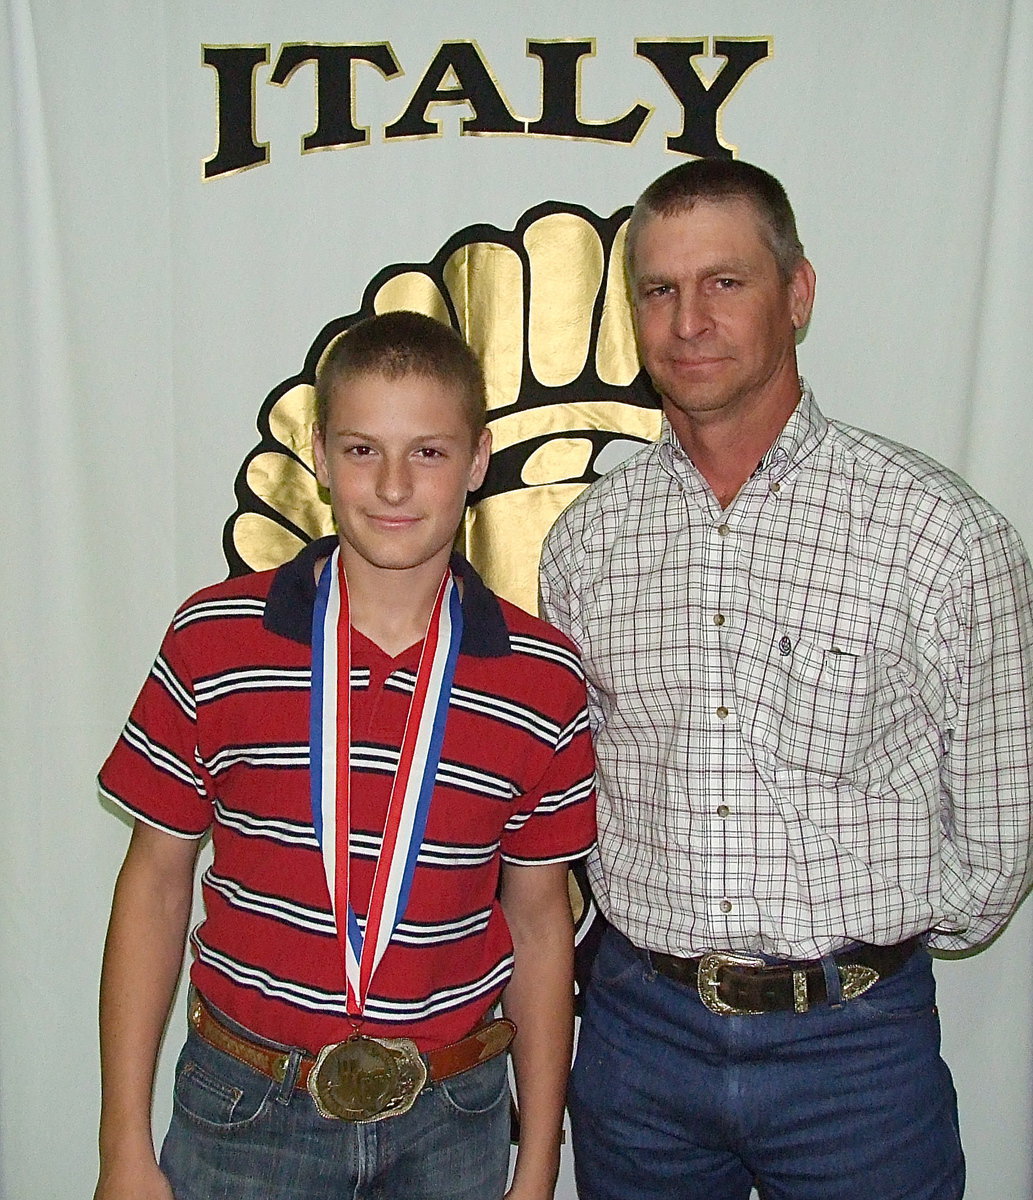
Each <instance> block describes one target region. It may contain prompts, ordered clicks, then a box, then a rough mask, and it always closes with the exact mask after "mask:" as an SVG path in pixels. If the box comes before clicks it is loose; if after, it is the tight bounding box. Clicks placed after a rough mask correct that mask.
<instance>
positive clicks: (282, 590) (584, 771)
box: [100, 539, 595, 1051]
mask: <svg viewBox="0 0 1033 1200" xmlns="http://www.w3.org/2000/svg"><path fill="white" fill-rule="evenodd" d="M333 544H334V542H333V539H322V540H321V541H319V542H315V543H312V544H311V545H310V546H308V547H306V549H305V550H303V551H302V553H301V554H300V555H299V556H298V557H297V558H296V559H294V560H293V562H290V563H287V564H286V565H285V566H283V567H280V568H279V569H278V570H277V571H266V572H261V573H258V574H254V575H248V576H245V577H243V578H239V579H232V580H229V581H227V582H225V583H221V584H217V585H215V586H214V587H211V588H206V589H205V590H203V591H201V592H198V593H197V594H196V595H194V596H192V597H191V598H190V599H189V600H188V601H187V602H186V603H185V604H184V605H183V606H182V607H181V608H180V609H179V611H178V612H177V613H176V615H175V617H174V619H173V621H172V624H171V626H170V627H169V630H168V632H167V634H166V636H165V639H164V641H163V643H162V647H161V650H160V652H159V654H158V657H157V659H156V661H155V663H154V666H153V668H152V670H151V672H150V675H149V676H148V678H147V680H146V682H145V683H144V686H143V689H142V690H141V692H140V695H139V697H138V699H137V701H136V704H135V705H134V707H133V710H132V712H131V714H130V717H129V720H128V722H127V723H126V726H125V729H124V730H123V732H122V735H121V737H120V739H119V741H118V743H117V745H116V746H115V748H114V750H113V751H112V753H111V755H110V756H109V758H108V760H107V762H106V763H105V764H104V767H103V768H102V770H101V774H100V786H101V790H102V792H103V794H104V795H106V796H108V797H109V798H110V799H112V800H113V801H115V802H116V803H117V804H119V805H121V806H122V807H123V808H124V809H126V810H127V811H129V812H130V813H131V814H132V815H133V816H134V817H137V818H139V819H140V820H142V821H145V822H147V823H148V824H150V825H153V826H156V827H157V828H159V829H163V830H165V831H167V832H168V833H171V834H175V835H177V836H180V837H186V838H198V837H202V836H203V835H204V834H205V833H206V832H207V831H208V830H209V829H211V831H212V842H213V850H214V856H213V860H212V864H211V866H210V867H209V868H208V869H207V870H206V871H205V872H204V874H203V876H202V880H201V883H202V895H203V898H204V904H205V917H204V920H203V921H202V922H201V923H200V924H199V925H198V926H197V928H196V929H195V930H194V931H193V933H192V935H191V942H192V949H193V954H194V961H193V965H192V967H191V979H192V981H193V983H194V984H195V985H196V986H197V988H198V989H199V990H200V991H201V992H202V994H203V995H205V996H206V997H207V998H208V999H209V1000H210V1001H211V1002H212V1003H213V1004H214V1005H216V1006H217V1007H218V1008H220V1009H222V1011H223V1012H225V1013H227V1014H228V1015H229V1016H231V1017H232V1018H233V1019H234V1020H235V1021H238V1022H239V1023H240V1024H242V1025H244V1026H246V1027H247V1028H249V1029H251V1030H253V1031H255V1032H256V1033H259V1034H261V1035H262V1036H263V1037H266V1038H271V1039H273V1040H274V1041H277V1042H282V1043H284V1044H287V1045H293V1046H301V1047H304V1048H306V1049H308V1050H309V1051H316V1050H318V1049H319V1048H320V1047H321V1046H323V1045H327V1044H329V1043H332V1042H336V1041H340V1040H341V1039H342V1038H345V1037H347V1036H348V1035H349V1034H350V1033H351V1031H352V1025H351V1023H350V1022H349V1020H348V1018H347V1015H346V1008H345V982H344V964H343V961H342V959H341V953H340V948H339V944H338V942H337V938H336V936H335V929H334V920H333V915H332V912H331V908H330V898H329V894H328V891H327V885H326V876H325V873H324V868H323V861H322V857H321V852H320V848H319V845H318V843H317V841H316V836H315V832H314V829H313V823H312V806H311V796H310V782H309V694H310V671H311V621H312V606H313V600H314V596H315V582H314V577H313V564H314V563H315V561H316V560H317V559H318V558H320V557H323V556H325V555H326V554H328V553H329V552H330V550H331V549H332V548H333ZM453 570H454V571H455V572H456V574H457V576H458V577H459V578H460V579H461V580H462V583H463V617H464V629H463V640H462V644H461V648H460V654H459V659H458V663H457V667H456V673H455V679H454V682H453V687H452V693H451V698H450V702H449V710H448V721H447V725H446V730H445V738H444V745H443V749H442V754H441V761H440V764H439V766H438V771H437V777H436V782H435V789H434V795H433V800H432V803H431V809H430V815H429V818H428V822H427V827H426V830H425V833H424V837H423V842H422V845H421V847H420V852H419V859H418V863H417V867H416V871H415V875H414V880H413V886H412V891H411V893H410V898H409V903H408V906H407V908H406V911H405V913H404V914H403V915H402V919H401V922H400V924H399V925H398V927H397V929H396V930H395V934H394V936H393V938H392V941H391V945H390V946H389V948H388V950H387V953H386V954H385V956H384V959H383V961H382V963H381V965H380V967H379V969H378V971H377V973H376V975H375V976H374V978H373V982H372V986H371V988H370V993H369V996H368V999H367V1004H366V1009H365V1012H364V1015H363V1023H362V1028H363V1029H364V1030H365V1031H367V1032H370V1033H374V1034H376V1035H378V1036H388V1037H411V1038H413V1039H414V1040H415V1041H416V1042H417V1044H418V1045H419V1046H420V1048H421V1050H430V1049H433V1048H435V1047H436V1046H440V1045H445V1044H447V1043H449V1042H451V1041H454V1040H455V1039H456V1038H458V1037H461V1036H463V1035H464V1034H465V1033H467V1032H469V1030H470V1029H471V1028H472V1027H473V1026H474V1025H475V1024H476V1023H477V1021H478V1020H479V1019H480V1018H481V1016H482V1015H483V1014H484V1013H485V1011H486V1010H487V1009H489V1008H490V1007H491V1006H492V1005H493V1004H494V1002H495V1001H496V1000H497V999H498V996H499V994H500V992H501V991H502V989H503V987H504V986H505V984H506V982H507V980H508V979H509V976H510V974H511V972H512V966H513V948H512V941H511V939H510V935H509V931H508V928H507V926H506V922H505V918H504V916H503V914H502V910H501V908H500V906H499V902H498V898H497V891H498V875H499V868H500V862H501V861H503V860H504V861H505V862H507V863H513V864H518V865H519V864H532V865H533V864H536V863H549V862H563V861H569V860H571V859H575V858H578V857H580V856H581V855H583V854H585V853H586V852H587V851H588V850H589V849H590V847H591V846H592V844H593V841H594V835H595V824H594V791H593V766H592V752H591V746H590V741H589V735H588V721H587V716H586V712H585V685H584V677H583V674H582V671H581V665H580V662H579V661H578V658H577V655H576V653H575V651H574V650H573V648H572V646H571V644H570V642H569V641H567V639H566V638H565V637H564V636H563V635H562V634H560V633H558V632H557V631H556V630H554V629H552V628H551V627H550V626H548V625H546V624H545V623H544V622H542V621H539V620H538V619H536V618H534V617H531V616H529V615H528V614H527V613H525V612H523V611H521V610H520V609H518V608H516V607H515V606H513V605H511V604H508V603H507V602H506V601H504V600H501V599H499V598H498V597H496V596H495V595H494V594H493V593H491V592H490V591H489V590H488V589H487V588H486V587H485V586H484V584H483V583H482V582H481V580H480V578H479V577H478V575H477V574H476V572H475V571H474V570H473V568H472V567H471V566H470V565H469V564H468V563H466V562H465V560H462V559H460V558H458V557H456V558H455V559H454V560H453ZM419 649H420V647H419V646H418V645H417V646H413V647H411V648H410V649H409V650H407V651H405V652H403V653H402V654H401V655H399V656H398V657H396V658H391V657H389V656H388V655H386V654H384V652H383V651H381V650H380V649H379V647H377V646H376V645H374V643H372V642H370V641H368V640H367V639H365V638H363V637H362V636H361V635H359V634H355V636H354V637H353V663H352V678H351V689H352V691H351V703H352V723H353V730H352V737H353V744H352V771H353V783H352V808H353V815H352V821H353V826H354V828H353V830H352V837H351V855H352V892H353V895H352V903H353V905H354V907H355V909H356V912H357V914H358V915H359V917H360V920H361V919H362V917H363V915H364V913H365V911H366V907H367V905H368V900H369V893H370V889H371V887H372V879H373V869H374V867H375V864H376V857H377V854H378V851H379V848H380V838H381V832H382V830H383V827H384V819H385V814H386V810H387V801H388V796H389V794H390V788H391V782H392V779H393V775H394V771H395V767H396V765H397V761H398V747H399V744H400V742H401V738H402V732H403V728H404V724H405V718H406V714H407V712H408V708H409V701H410V699H411V696H412V691H413V686H414V682H415V677H416V667H417V663H418V659H419Z"/></svg>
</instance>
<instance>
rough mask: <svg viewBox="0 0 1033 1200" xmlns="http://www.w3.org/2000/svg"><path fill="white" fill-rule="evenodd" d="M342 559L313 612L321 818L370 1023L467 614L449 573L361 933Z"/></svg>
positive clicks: (339, 911)
mask: <svg viewBox="0 0 1033 1200" xmlns="http://www.w3.org/2000/svg"><path fill="white" fill-rule="evenodd" d="M340 555H341V552H340V547H337V548H336V549H335V550H334V552H333V554H332V555H331V556H330V558H329V559H328V560H327V562H326V564H325V565H324V567H323V570H322V572H321V574H320V577H319V585H318V587H317V589H316V603H315V606H314V608H313V613H312V699H311V712H310V763H311V775H312V818H313V824H314V826H315V831H316V837H317V839H318V840H319V844H320V847H321V849H322V852H323V864H324V869H325V871H326V879H327V888H328V890H329V892H330V900H331V906H332V909H333V914H334V922H335V925H336V928H337V937H338V941H339V942H340V944H341V948H342V952H343V957H344V962H345V978H346V1004H347V1010H348V1013H349V1015H350V1016H352V1017H360V1016H361V1015H362V1012H363V1009H364V1008H365V1003H366V996H367V994H368V992H369V986H370V981H371V979H372V978H373V974H374V972H375V971H376V969H377V967H378V966H379V964H380V962H381V960H382V959H383V956H384V952H385V951H386V949H387V947H388V944H389V943H390V940H391V936H392V934H393V933H394V930H395V928H396V926H397V925H398V922H399V921H400V920H401V919H402V916H403V914H404V912H405V907H406V904H407V903H408V899H409V891H410V889H411V887H412V879H413V873H414V871H415V868H416V860H417V858H418V856H419V851H420V846H421V844H422V842H423V833H424V830H425V828H426V824H427V816H428V814H429V811H430V802H431V797H432V794H433V791H434V781H435V778H436V775H437V769H438V763H439V761H440V758H441V747H442V744H443V741H444V735H445V718H446V716H447V713H448V702H449V697H450V695H451V691H452V679H453V677H454V675H455V666H456V660H457V659H458V657H459V645H460V642H461V640H462V634H463V613H462V605H461V604H460V600H459V590H458V588H457V587H456V585H455V582H454V580H453V579H452V574H451V572H450V571H446V572H445V576H444V578H443V579H442V581H441V587H440V588H439V589H438V593H437V597H436V599H435V601H434V607H433V610H432V613H431V617H430V623H429V625H428V627H427V633H426V636H425V638H424V641H423V649H422V651H421V654H420V663H419V668H418V670H417V673H416V686H415V689H414V691H413V697H412V701H411V703H410V706H409V714H408V716H407V718H406V722H405V732H404V734H403V737H402V744H401V747H400V749H399V756H398V768H397V770H396V772H395V778H394V782H393V784H392V787H391V796H390V800H389V801H388V809H387V818H386V821H385V824H384V836H383V840H382V843H381V848H380V853H379V855H378V857H377V865H376V869H375V871H374V875H373V888H372V893H371V895H370V904H369V912H368V913H367V916H366V921H365V924H364V926H363V927H360V925H359V921H358V918H357V917H356V914H355V909H354V907H353V905H352V903H351V875H350V857H351V856H350V853H349V835H350V832H351V769H350V756H351V698H350V676H351V621H350V617H349V610H348V583H347V579H346V578H345V574H344V566H343V563H342V562H341V556H340ZM342 691H343V692H344V699H343V701H342V700H341V699H340V696H341V693H342ZM353 1040H355V1039H353ZM366 1040H369V1039H366ZM347 1044H349V1043H347V1042H345V1043H340V1045H347Z"/></svg>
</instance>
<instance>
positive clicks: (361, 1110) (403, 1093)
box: [308, 1034, 427, 1122]
mask: <svg viewBox="0 0 1033 1200" xmlns="http://www.w3.org/2000/svg"><path fill="white" fill-rule="evenodd" d="M426 1082H427V1066H426V1063H424V1061H423V1059H422V1058H421V1057H420V1052H419V1050H418V1049H417V1048H416V1043H415V1042H413V1041H412V1040H411V1039H409V1038H372V1037H366V1036H364V1035H362V1034H356V1035H355V1036H354V1037H350V1038H348V1040H347V1041H345V1042H338V1043H337V1044H336V1045H333V1046H324V1047H323V1049H322V1050H321V1051H320V1053H319V1057H318V1058H317V1059H316V1064H315V1066H314V1067H313V1068H312V1071H311V1072H310V1074H309V1077H308V1090H309V1094H310V1095H311V1096H312V1099H313V1100H314V1101H315V1103H316V1108H317V1109H318V1110H319V1112H320V1114H321V1115H322V1116H324V1117H329V1118H332V1119H336V1120H339V1121H360V1122H361V1121H382V1120H384V1118H385V1117H396V1116H400V1115H401V1114H402V1113H404V1112H408V1111H409V1109H410V1108H412V1106H413V1104H414V1102H415V1100H416V1097H417V1096H418V1095H419V1094H420V1092H421V1091H422V1090H423V1086H424V1084H425V1083H426Z"/></svg>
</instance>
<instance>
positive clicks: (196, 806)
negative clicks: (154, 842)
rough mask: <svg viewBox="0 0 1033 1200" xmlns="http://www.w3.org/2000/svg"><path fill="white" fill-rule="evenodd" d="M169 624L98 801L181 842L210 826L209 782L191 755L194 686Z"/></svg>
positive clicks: (194, 746) (104, 771)
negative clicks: (118, 808) (124, 812)
mask: <svg viewBox="0 0 1033 1200" xmlns="http://www.w3.org/2000/svg"><path fill="white" fill-rule="evenodd" d="M183 641H184V635H183V634H182V633H181V632H177V629H176V621H175V620H173V622H172V625H171V626H170V627H169V629H168V631H167V632H166V634H165V638H164V640H163V641H162V645H161V649H160V650H159V652H158V657H157V658H156V659H155V660H154V665H153V667H151V671H150V674H149V675H148V676H147V679H146V680H145V681H144V685H143V687H142V688H141V690H140V694H139V696H137V698H136V703H135V704H134V705H133V708H132V711H131V712H130V714H129V719H128V720H127V721H126V724H125V727H124V729H123V730H122V734H121V736H120V737H119V739H118V742H117V743H116V744H115V748H114V749H113V750H112V751H111V754H110V755H109V756H108V758H107V761H106V762H105V763H104V766H103V767H102V768H101V771H100V776H99V780H98V784H99V788H100V792H101V795H103V796H105V797H106V798H107V799H109V800H111V801H113V802H114V803H115V804H117V805H118V806H119V807H120V808H122V809H124V810H125V811H126V812H127V813H129V814H130V815H131V816H133V817H136V818H138V819H139V820H141V821H145V822H146V823H147V824H148V825H153V826H154V827H155V828H157V829H162V830H164V831H165V832H166V833H170V834H173V835H175V836H177V837H183V838H199V837H202V836H203V835H204V834H205V833H206V832H207V830H208V827H209V826H210V825H211V822H212V804H211V795H212V789H211V779H210V777H209V775H208V772H207V771H206V770H205V768H204V766H203V764H202V761H201V755H200V752H199V750H198V732H197V705H196V702H195V697H194V679H193V676H192V673H191V671H190V670H189V668H188V666H187V658H186V652H185V647H184V644H183Z"/></svg>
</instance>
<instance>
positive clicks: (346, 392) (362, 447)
mask: <svg viewBox="0 0 1033 1200" xmlns="http://www.w3.org/2000/svg"><path fill="white" fill-rule="evenodd" d="M326 424H327V428H326V429H325V430H319V429H317V430H316V431H315V437H314V439H313V451H314V455H315V464H316V476H317V478H318V479H319V482H320V483H321V484H322V485H323V486H324V487H326V488H328V489H329V491H330V502H331V505H332V506H333V510H334V517H335V518H336V521H337V529H338V537H339V539H340V542H341V553H342V555H343V556H344V564H345V570H346V571H348V570H349V567H351V568H352V569H353V570H358V571H367V569H368V568H370V567H372V568H373V569H374V570H375V571H388V572H393V571H409V572H418V571H422V570H426V571H428V572H429V573H443V572H444V570H445V565H446V563H447V562H448V557H449V554H450V552H451V548H452V541H453V538H454V537H455V533H456V529H457V528H458V527H459V522H460V520H461V519H462V515H463V507H464V505H465V503H466V495H467V492H468V491H471V490H473V489H475V488H477V487H479V486H480V484H481V482H482V480H483V479H484V473H485V471H486V470H487V467H488V458H489V455H490V450H491V435H490V434H489V433H487V432H484V433H482V434H481V435H480V437H479V438H478V439H477V442H476V444H473V439H472V434H471V430H470V426H469V424H468V422H467V418H466V415H465V409H464V406H463V402H462V397H461V395H460V394H459V392H458V390H457V389H456V388H454V387H450V386H448V385H446V384H444V383H441V382H440V381H439V380H437V379H433V378H431V377H429V376H424V375H405V376H402V377H401V378H398V379H388V378H386V377H385V376H383V375H380V374H376V373H374V374H368V375H359V376H357V377H354V378H352V379H348V380H346V381H343V382H341V383H339V384H338V385H337V386H336V387H335V388H334V390H333V392H332V394H331V397H330V404H329V406H328V412H327V420H326ZM396 581H397V580H396V578H395V577H388V578H385V580H384V582H385V584H386V585H388V586H393V585H394V583H395V582H396Z"/></svg>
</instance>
